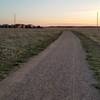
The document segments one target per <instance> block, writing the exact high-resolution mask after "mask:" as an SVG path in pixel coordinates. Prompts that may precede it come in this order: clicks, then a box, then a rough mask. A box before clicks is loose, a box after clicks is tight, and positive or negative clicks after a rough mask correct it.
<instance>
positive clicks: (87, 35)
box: [73, 29, 100, 89]
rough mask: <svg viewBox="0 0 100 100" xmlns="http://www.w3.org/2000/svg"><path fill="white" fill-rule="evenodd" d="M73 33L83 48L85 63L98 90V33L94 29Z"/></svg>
mask: <svg viewBox="0 0 100 100" xmlns="http://www.w3.org/2000/svg"><path fill="white" fill-rule="evenodd" d="M73 32H74V33H75V34H76V35H77V36H78V37H79V38H80V40H81V42H82V44H83V47H84V48H85V51H86V53H87V61H88V63H89V64H90V67H91V69H92V70H93V71H94V74H95V77H96V79H97V81H98V83H97V84H95V87H96V88H99V89H100V33H98V32H97V30H96V29H79V30H76V29H75V31H73Z"/></svg>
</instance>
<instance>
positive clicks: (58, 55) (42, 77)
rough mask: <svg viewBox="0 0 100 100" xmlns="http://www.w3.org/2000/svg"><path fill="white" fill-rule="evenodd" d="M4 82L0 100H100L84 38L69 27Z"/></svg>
mask: <svg viewBox="0 0 100 100" xmlns="http://www.w3.org/2000/svg"><path fill="white" fill-rule="evenodd" d="M22 66H23V67H21V68H20V69H19V70H18V71H17V72H15V73H13V74H11V75H10V76H9V77H7V78H6V79H4V80H3V81H1V82H0V100H100V95H99V93H98V90H96V89H95V88H94V87H93V84H94V82H95V80H94V79H93V78H92V73H91V71H90V70H89V69H88V64H87V62H86V61H85V53H84V51H83V48H82V46H81V44H80V40H79V39H78V38H77V37H76V36H75V35H74V34H73V33H72V32H69V31H66V32H63V34H62V35H61V36H60V38H59V39H58V40H56V41H55V42H54V43H53V44H51V45H50V46H49V47H48V48H47V49H46V50H44V51H43V52H42V53H40V54H39V55H38V56H36V57H34V58H31V59H30V60H29V61H28V62H27V63H25V64H23V65H22Z"/></svg>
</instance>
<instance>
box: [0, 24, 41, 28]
mask: <svg viewBox="0 0 100 100" xmlns="http://www.w3.org/2000/svg"><path fill="white" fill-rule="evenodd" d="M0 28H42V27H41V26H34V25H32V24H28V25H25V24H15V25H13V24H12V25H9V24H2V25H0Z"/></svg>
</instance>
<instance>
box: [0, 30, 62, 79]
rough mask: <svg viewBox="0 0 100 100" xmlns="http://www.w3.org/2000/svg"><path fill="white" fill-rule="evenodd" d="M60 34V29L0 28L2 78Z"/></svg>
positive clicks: (0, 75) (0, 72) (0, 71)
mask: <svg viewBox="0 0 100 100" xmlns="http://www.w3.org/2000/svg"><path fill="white" fill-rule="evenodd" d="M60 34H61V30H59V29H0V80H2V79H3V78H5V77H6V76H7V75H8V73H9V72H10V71H12V70H13V69H14V68H16V67H18V65H19V64H20V63H22V62H25V61H26V60H27V59H28V58H29V57H31V56H34V55H37V54H38V53H39V52H40V51H42V50H43V49H45V48H46V47H47V46H48V45H49V44H50V43H52V42H53V41H54V40H56V39H57V38H58V37H59V35H60Z"/></svg>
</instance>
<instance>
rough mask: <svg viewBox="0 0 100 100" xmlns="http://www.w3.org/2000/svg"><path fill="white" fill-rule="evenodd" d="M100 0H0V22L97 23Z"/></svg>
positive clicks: (44, 23) (43, 23) (46, 23)
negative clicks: (14, 17)
mask: <svg viewBox="0 0 100 100" xmlns="http://www.w3.org/2000/svg"><path fill="white" fill-rule="evenodd" d="M99 6H100V0H0V13H1V14H0V24H3V23H9V24H12V23H13V15H14V14H16V16H17V18H16V19H17V23H26V24H28V23H32V24H36V25H39V24H40V25H95V24H96V12H97V10H98V11H99V10H100V7H99Z"/></svg>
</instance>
